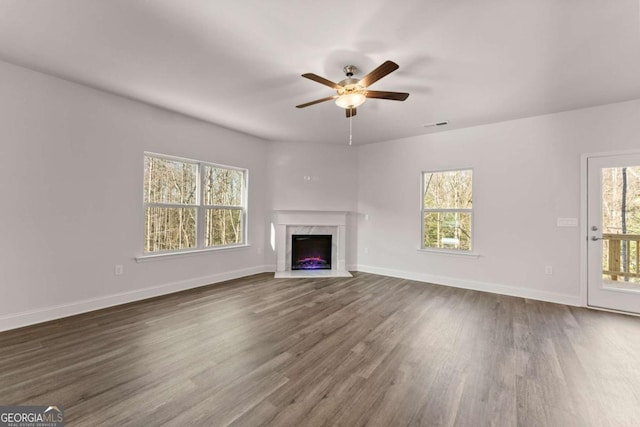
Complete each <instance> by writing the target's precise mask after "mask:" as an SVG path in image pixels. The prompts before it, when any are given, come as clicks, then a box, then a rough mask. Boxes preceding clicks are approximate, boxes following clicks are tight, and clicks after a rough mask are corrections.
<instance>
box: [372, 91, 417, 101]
mask: <svg viewBox="0 0 640 427" xmlns="http://www.w3.org/2000/svg"><path fill="white" fill-rule="evenodd" d="M366 96H367V98H379V99H391V100H393V101H404V100H405V99H407V98H408V97H409V94H408V93H406V92H385V91H379V90H368V91H367V95H366Z"/></svg>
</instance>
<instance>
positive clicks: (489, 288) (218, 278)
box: [0, 265, 582, 331]
mask: <svg viewBox="0 0 640 427" xmlns="http://www.w3.org/2000/svg"><path fill="white" fill-rule="evenodd" d="M349 270H350V271H362V272H365V273H372V274H380V275H383V276H390V277H397V278H400V279H408V280H416V281H420V282H427V283H434V284H437V285H445V286H452V287H455V288H463V289H472V290H476V291H484V292H491V293H495V294H502V295H510V296H515V297H521V298H529V299H535V300H540V301H547V302H554V303H558V304H566V305H572V306H582V304H581V303H580V297H579V296H572V295H563V294H557V293H553V292H546V291H538V290H534V289H523V288H516V287H513V286H507V285H500V284H495V283H487V282H478V281H472V280H463V279H456V278H452V277H444V276H434V275H430V274H424V273H414V272H407V271H401V270H393V269H388V268H379V267H372V266H369V265H350V266H349ZM273 271H275V265H261V266H256V267H250V268H245V269H241V270H234V271H229V272H225V273H219V274H214V275H210V276H204V277H198V278H195V279H189V280H184V281H179V282H173V283H166V284H163V285H158V286H152V287H148V288H143V289H136V290H134V291H130V292H121V293H118V294H112V295H106V296H103V297H98V298H91V299H86V300H81V301H75V302H72V303H69V304H61V305H56V306H52V307H45V308H41V309H36V310H29V311H25V312H22V313H15V314H9V315H5V316H0V331H8V330H10V329H17V328H21V327H24V326H29V325H33V324H36V323H42V322H47V321H50V320H55V319H60V318H62V317H68V316H73V315H76V314H81V313H86V312H89V311H94V310H100V309H103V308H108V307H113V306H116V305H120V304H126V303H130V302H134V301H140V300H143V299H147V298H153V297H157V296H161V295H167V294H171V293H174V292H180V291H184V290H187V289H193V288H198V287H201V286H206V285H210V284H213V283H219V282H224V281H226V280H232V279H238V278H241V277H245V276H251V275H252V274H258V273H265V272H273Z"/></svg>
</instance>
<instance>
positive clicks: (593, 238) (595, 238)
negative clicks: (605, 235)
mask: <svg viewBox="0 0 640 427" xmlns="http://www.w3.org/2000/svg"><path fill="white" fill-rule="evenodd" d="M591 240H593V241H594V242H595V241H597V240H602V237H596V236H591Z"/></svg>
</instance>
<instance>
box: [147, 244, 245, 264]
mask: <svg viewBox="0 0 640 427" xmlns="http://www.w3.org/2000/svg"><path fill="white" fill-rule="evenodd" d="M250 246H251V245H250V244H248V243H245V244H242V245H233V246H219V247H216V248H206V249H192V250H188V251H180V252H162V253H158V254H146V255H141V256H139V257H136V262H149V261H159V260H161V259H168V258H182V257H189V256H192V255H202V254H205V253H211V252H218V251H228V250H233V249H242V248H248V247H250Z"/></svg>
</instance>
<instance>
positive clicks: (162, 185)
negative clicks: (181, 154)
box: [144, 153, 247, 253]
mask: <svg viewBox="0 0 640 427" xmlns="http://www.w3.org/2000/svg"><path fill="white" fill-rule="evenodd" d="M246 181H247V171H246V170H245V169H238V168H232V167H228V166H220V165H215V164H210V163H204V162H198V161H196V160H188V159H181V158H176V157H169V156H164V155H159V154H151V153H145V156H144V212H145V232H144V252H145V253H154V252H167V251H189V250H195V249H205V248H212V247H224V246H233V245H241V244H244V243H245V222H246V221H245V218H246V214H247V212H246V210H247V209H246V188H247V186H246Z"/></svg>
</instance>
